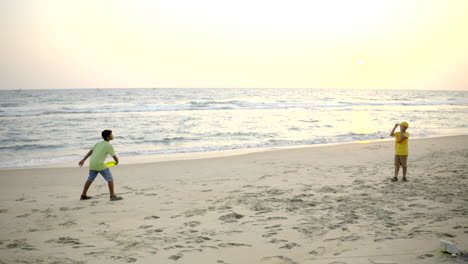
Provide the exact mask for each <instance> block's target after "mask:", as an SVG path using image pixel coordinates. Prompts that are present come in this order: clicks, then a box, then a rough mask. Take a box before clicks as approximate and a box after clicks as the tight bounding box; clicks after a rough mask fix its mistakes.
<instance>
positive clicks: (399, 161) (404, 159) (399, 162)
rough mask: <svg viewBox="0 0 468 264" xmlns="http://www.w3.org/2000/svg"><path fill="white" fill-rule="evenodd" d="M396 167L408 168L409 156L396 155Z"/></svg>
mask: <svg viewBox="0 0 468 264" xmlns="http://www.w3.org/2000/svg"><path fill="white" fill-rule="evenodd" d="M395 166H402V167H403V168H406V167H408V155H395Z"/></svg>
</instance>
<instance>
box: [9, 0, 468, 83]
mask: <svg viewBox="0 0 468 264" xmlns="http://www.w3.org/2000/svg"><path fill="white" fill-rule="evenodd" d="M467 14H468V1H467V0H388V1H386V0H382V1H376V0H327V1H324V0H320V1H315V0H287V1H286V0H285V1H278V0H236V1H224V0H196V1H193V0H167V1H166V0H80V1H72V0H3V1H1V2H0V17H1V18H0V19H1V21H2V23H1V26H0V33H1V35H2V36H3V37H2V39H3V40H2V41H1V43H0V48H1V51H0V52H1V56H2V59H1V62H0V63H1V64H0V77H1V80H0V81H1V82H0V89H4V90H5V89H15V90H16V89H71V88H134V87H138V88H147V87H148V88H152V87H161V88H173V87H174V88H176V87H177V88H179V87H193V88H198V87H203V88H205V87H206V88H212V87H213V88H270V87H271V88H325V89H326V88H333V89H411V90H413V89H423V90H434V89H440V90H468V33H467V32H468V31H467V30H468V15H467Z"/></svg>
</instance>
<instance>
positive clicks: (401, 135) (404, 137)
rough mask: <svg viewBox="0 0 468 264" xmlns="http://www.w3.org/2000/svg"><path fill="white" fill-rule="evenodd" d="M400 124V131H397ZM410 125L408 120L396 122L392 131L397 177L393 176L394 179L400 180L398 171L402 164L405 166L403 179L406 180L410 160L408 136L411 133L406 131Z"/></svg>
mask: <svg viewBox="0 0 468 264" xmlns="http://www.w3.org/2000/svg"><path fill="white" fill-rule="evenodd" d="M398 125H399V126H400V132H396V133H395V129H396V128H397V127H398ZM408 127H409V125H408V123H406V122H402V123H401V124H395V127H393V130H392V132H391V133H390V136H391V137H395V177H393V178H392V181H393V182H395V181H398V171H399V170H400V166H401V167H403V178H402V181H404V182H406V181H408V179H406V169H407V162H408V138H409V133H408V132H406V129H408Z"/></svg>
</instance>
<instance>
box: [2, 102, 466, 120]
mask: <svg viewBox="0 0 468 264" xmlns="http://www.w3.org/2000/svg"><path fill="white" fill-rule="evenodd" d="M384 106H467V107H468V101H461V100H458V101H455V100H449V101H421V102H405V101H399V102H346V101H340V102H331V103H327V102H318V103H317V102H311V103H287V102H271V103H262V102H248V101H199V102H190V103H188V104H176V105H151V104H147V105H133V104H128V105H104V106H77V107H69V106H67V107H57V108H8V107H5V108H3V109H1V110H0V117H32V116H47V115H63V114H110V113H139V112H161V111H164V112H168V111H200V110H213V111H216V110H243V109H245V110H251V109H265V110H268V109H289V108H293V109H294V108H297V109H301V108H302V109H323V110H327V109H330V108H344V109H340V110H346V109H348V110H353V108H355V107H384Z"/></svg>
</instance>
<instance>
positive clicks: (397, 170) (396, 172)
mask: <svg viewBox="0 0 468 264" xmlns="http://www.w3.org/2000/svg"><path fill="white" fill-rule="evenodd" d="M399 171H400V166H395V179H398V172H399Z"/></svg>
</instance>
